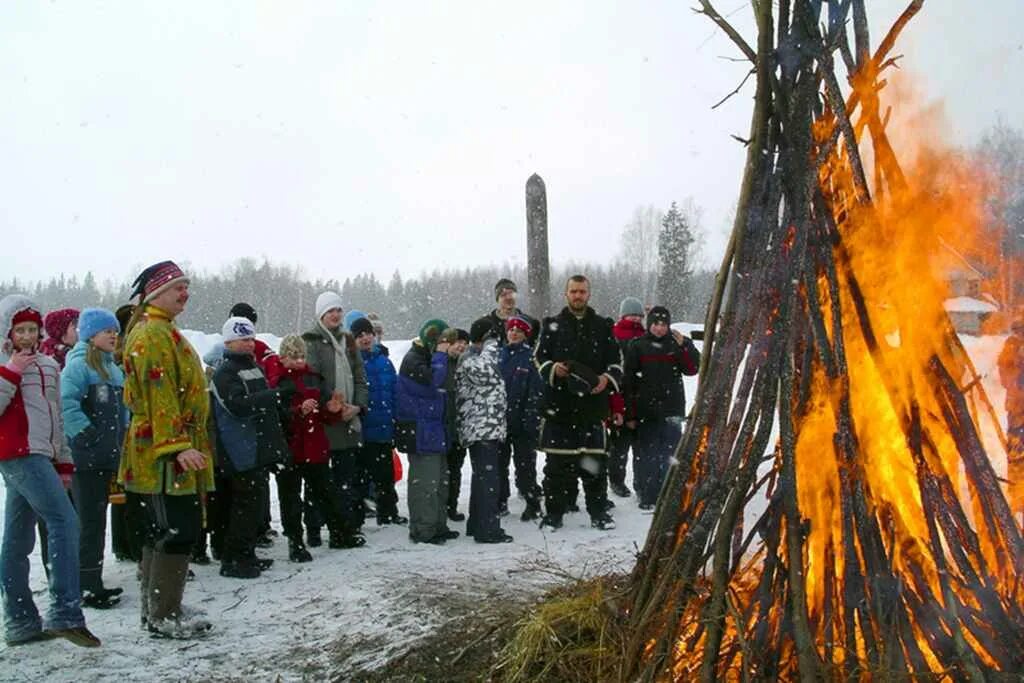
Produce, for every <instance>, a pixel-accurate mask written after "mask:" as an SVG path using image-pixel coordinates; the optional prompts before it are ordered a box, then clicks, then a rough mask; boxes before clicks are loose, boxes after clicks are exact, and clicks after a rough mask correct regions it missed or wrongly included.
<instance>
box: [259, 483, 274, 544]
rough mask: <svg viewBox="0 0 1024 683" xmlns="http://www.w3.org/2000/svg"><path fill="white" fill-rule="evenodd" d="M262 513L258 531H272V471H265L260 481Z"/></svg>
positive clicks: (261, 532) (262, 532)
mask: <svg viewBox="0 0 1024 683" xmlns="http://www.w3.org/2000/svg"><path fill="white" fill-rule="evenodd" d="M260 484H261V487H262V488H260V514H261V515H262V520H263V521H262V524H260V527H259V529H258V530H257V531H258V533H260V534H264V533H266V532H268V531H270V522H271V517H270V473H269V472H264V473H263V476H262V478H261V481H260Z"/></svg>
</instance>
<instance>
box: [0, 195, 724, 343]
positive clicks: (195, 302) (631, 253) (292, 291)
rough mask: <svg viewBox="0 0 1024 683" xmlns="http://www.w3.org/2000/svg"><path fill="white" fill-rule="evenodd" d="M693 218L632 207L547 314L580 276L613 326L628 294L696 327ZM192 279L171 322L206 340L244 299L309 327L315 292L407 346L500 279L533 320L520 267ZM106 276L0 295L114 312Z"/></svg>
mask: <svg viewBox="0 0 1024 683" xmlns="http://www.w3.org/2000/svg"><path fill="white" fill-rule="evenodd" d="M698 221H699V210H697V209H696V208H695V207H694V205H693V203H692V201H691V202H688V203H684V209H682V210H681V209H679V208H678V207H677V206H676V204H675V203H673V204H672V206H671V207H670V209H669V212H668V213H667V214H663V213H662V212H661V211H658V210H656V209H654V207H641V208H638V209H637V210H636V212H635V213H634V216H633V219H632V220H631V221H630V222H629V223H628V224H627V225H626V226H625V227H624V229H623V237H622V242H621V245H622V246H621V248H620V251H619V253H618V255H617V257H616V258H615V260H614V261H613V262H612V263H611V264H594V263H568V264H565V265H561V266H558V267H555V268H553V269H552V273H551V283H552V284H551V289H552V291H551V292H550V310H551V311H558V310H560V309H561V307H562V306H563V305H564V300H563V298H562V291H563V289H562V288H563V285H564V283H565V280H566V279H567V278H568V277H569V276H570V275H572V274H574V273H584V274H586V275H587V276H588V277H589V278H590V280H591V283H592V287H591V290H592V296H591V305H592V306H593V307H594V308H595V310H597V312H598V313H600V314H601V315H604V316H608V317H612V318H617V316H618V308H619V302H621V301H622V299H624V298H625V297H627V296H633V297H637V298H639V299H640V300H641V301H643V302H644V303H645V304H647V305H654V304H663V305H667V306H669V309H670V310H671V311H672V314H673V317H674V319H675V320H686V321H690V322H703V319H704V313H705V310H706V307H707V302H708V301H709V300H710V298H711V291H712V287H713V286H714V275H715V274H714V272H713V271H709V270H700V269H695V268H694V266H693V263H694V256H695V253H696V250H695V248H694V245H695V244H696V242H697V237H696V236H695V230H696V229H697V225H696V224H697V222H698ZM180 265H182V267H183V268H185V270H186V272H189V274H190V276H191V278H192V285H191V288H190V292H191V299H190V301H189V305H188V309H187V310H186V311H185V313H184V314H183V315H182V316H181V318H180V319H179V323H180V325H181V326H182V327H186V328H191V329H198V330H203V331H206V332H214V331H218V330H220V327H221V325H222V324H223V322H224V320H225V318H226V317H227V314H228V310H229V309H230V308H231V306H232V304H234V303H236V302H239V301H245V302H248V303H250V304H252V305H253V306H254V307H255V308H256V310H257V311H258V312H259V324H258V325H257V327H258V328H259V329H260V330H261V331H265V332H272V333H274V334H278V335H284V334H286V333H289V332H295V331H301V330H305V329H308V328H309V327H310V326H311V325H312V324H313V317H314V304H315V302H316V298H317V296H318V295H319V294H320V293H321V292H324V291H327V290H333V291H337V292H338V293H339V294H340V295H341V297H342V300H343V301H344V302H345V303H346V309H347V310H360V311H363V312H365V313H369V312H376V313H378V314H379V315H380V316H381V318H382V319H383V322H384V326H385V336H387V337H390V338H402V337H405V338H408V337H413V336H415V335H416V334H417V332H418V330H419V327H420V325H421V324H422V323H423V322H424V321H425V320H428V319H430V318H438V317H439V318H442V319H444V320H446V321H448V322H449V323H450V324H452V325H456V326H459V327H464V328H467V329H468V328H469V325H470V324H471V323H472V321H473V320H475V319H476V318H478V317H480V316H481V315H484V314H486V313H488V312H490V310H491V309H492V308H494V305H495V302H494V284H495V283H496V282H497V281H498V280H499V279H500V278H503V277H507V278H511V279H512V280H514V281H515V282H516V283H517V285H518V287H519V299H520V304H521V306H522V307H523V308H524V309H525V310H526V311H527V312H532V313H536V310H535V309H536V308H539V306H536V305H533V304H536V303H537V300H536V297H532V298H531V293H530V292H529V291H528V290H527V278H526V268H525V266H508V265H506V266H499V265H487V266H478V267H475V268H464V269H446V270H434V271H431V272H429V273H422V274H420V275H419V276H417V277H412V278H408V279H406V278H403V277H402V275H401V273H399V272H398V271H395V273H394V274H393V275H392V276H391V279H390V280H389V281H388V282H387V283H383V282H381V281H380V280H378V279H377V277H376V276H375V275H373V274H372V273H369V274H359V275H354V276H350V277H346V278H344V279H328V280H314V281H311V280H309V279H307V278H305V277H303V274H302V270H301V268H299V267H297V266H288V265H281V264H275V263H272V262H270V261H267V260H264V261H262V262H261V261H258V260H256V259H253V258H241V259H239V260H237V261H235V262H234V263H232V264H230V265H228V266H226V267H224V268H223V269H222V270H221V272H220V273H218V274H209V273H195V272H193V271H191V270H190V269H189V268H188V266H187V264H185V263H182V264H180ZM133 277H134V275H131V274H130V275H127V276H126V277H125V279H124V280H123V281H116V280H113V279H110V278H107V279H104V280H103V282H102V283H97V280H96V278H95V276H94V275H93V274H92V273H91V272H90V273H87V274H86V275H85V276H84V278H82V279H81V280H79V279H78V277H76V276H74V275H71V276H66V275H64V274H61V275H57V276H55V277H53V278H51V279H50V280H49V281H47V282H23V281H19V280H18V279H17V278H14V279H12V280H6V281H2V282H0V295H6V294H9V293H11V292H24V293H27V294H29V295H30V296H32V297H33V298H34V299H35V301H36V303H37V305H39V306H40V307H41V308H42V309H43V311H44V312H45V311H50V310H54V309H57V308H65V307H73V308H79V309H81V308H84V307H87V306H101V307H104V308H108V309H111V310H113V309H116V308H117V307H118V306H120V305H122V304H124V303H126V302H127V300H128V294H129V286H128V285H129V284H130V282H131V279H132V278H133Z"/></svg>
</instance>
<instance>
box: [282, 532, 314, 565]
mask: <svg viewBox="0 0 1024 683" xmlns="http://www.w3.org/2000/svg"><path fill="white" fill-rule="evenodd" d="M288 559H289V560H291V561H292V562H312V561H313V556H312V555H310V554H309V551H308V550H306V546H304V545H303V544H302V539H301V538H289V539H288Z"/></svg>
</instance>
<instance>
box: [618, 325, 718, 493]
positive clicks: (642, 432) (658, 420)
mask: <svg viewBox="0 0 1024 683" xmlns="http://www.w3.org/2000/svg"><path fill="white" fill-rule="evenodd" d="M671 322H672V319H671V317H670V315H669V312H668V309H667V308H665V307H664V306H655V307H654V308H652V309H651V310H650V313H648V314H647V334H645V335H644V336H642V337H640V338H639V339H635V340H633V342H632V343H631V344H630V345H629V347H628V349H627V351H626V359H625V369H624V374H625V380H624V384H625V391H624V393H625V396H626V414H627V416H629V417H630V418H631V419H630V420H629V421H630V422H631V423H632V424H633V425H634V426H635V427H636V443H635V444H634V446H633V480H634V481H633V487H634V488H635V489H636V493H637V497H639V499H640V509H641V510H645V511H646V510H653V509H654V504H655V503H656V502H657V500H658V494H659V493H660V492H661V485H662V483H663V482H664V481H665V475H666V474H667V473H668V463H669V458H670V457H671V456H672V451H673V450H674V449H675V447H676V444H677V443H678V442H679V437H680V434H681V430H682V420H683V417H684V416H685V415H686V394H685V392H684V389H683V375H696V374H697V370H698V368H699V366H700V352H699V351H697V348H696V347H695V346H694V345H693V342H692V341H690V339H689V338H688V337H685V336H683V335H682V334H681V333H679V332H676V331H673V330H672V329H671V328H670V324H671Z"/></svg>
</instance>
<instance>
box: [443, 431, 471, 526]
mask: <svg viewBox="0 0 1024 683" xmlns="http://www.w3.org/2000/svg"><path fill="white" fill-rule="evenodd" d="M445 457H446V458H447V459H448V512H455V511H456V510H458V509H459V495H460V494H461V493H462V465H463V464H464V463H465V462H466V449H465V448H463V447H462V446H461V445H459V444H455V446H454V447H452V448H450V449H449V450H448V453H447V454H446V456H445Z"/></svg>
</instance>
